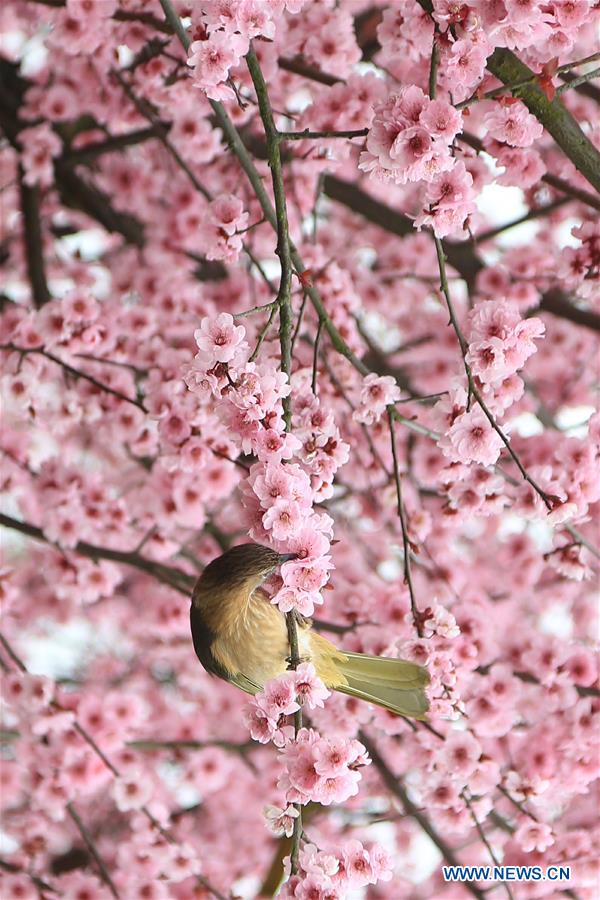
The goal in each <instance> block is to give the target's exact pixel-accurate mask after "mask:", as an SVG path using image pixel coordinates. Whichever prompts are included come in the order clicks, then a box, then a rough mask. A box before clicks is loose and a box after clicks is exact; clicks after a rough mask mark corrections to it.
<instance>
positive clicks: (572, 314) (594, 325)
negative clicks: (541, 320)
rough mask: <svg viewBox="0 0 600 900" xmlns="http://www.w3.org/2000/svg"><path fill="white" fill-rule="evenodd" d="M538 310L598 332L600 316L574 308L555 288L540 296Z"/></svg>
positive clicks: (599, 329)
mask: <svg viewBox="0 0 600 900" xmlns="http://www.w3.org/2000/svg"><path fill="white" fill-rule="evenodd" d="M539 309H540V311H541V312H547V313H551V314H552V315H553V316H558V317H559V318H561V319H568V320H569V322H573V323H574V324H575V325H581V326H583V327H584V328H591V329H593V331H600V314H598V313H596V312H593V310H591V309H581V307H579V306H575V305H574V304H573V303H571V302H570V301H569V300H567V299H566V297H565V295H564V294H563V292H562V291H561V290H558V289H557V288H552V289H551V290H549V291H546V293H545V294H543V295H542V299H541V300H540V306H539ZM534 312H535V310H534Z"/></svg>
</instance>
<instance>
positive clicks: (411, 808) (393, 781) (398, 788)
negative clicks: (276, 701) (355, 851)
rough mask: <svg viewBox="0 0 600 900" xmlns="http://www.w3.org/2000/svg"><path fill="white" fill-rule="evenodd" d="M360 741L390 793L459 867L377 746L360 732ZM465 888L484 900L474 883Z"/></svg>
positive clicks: (465, 884) (482, 893)
mask: <svg viewBox="0 0 600 900" xmlns="http://www.w3.org/2000/svg"><path fill="white" fill-rule="evenodd" d="M359 740H360V741H361V742H362V743H363V744H364V745H365V748H366V750H367V753H368V754H369V756H370V757H371V759H372V760H373V765H374V766H375V768H376V769H377V771H378V772H379V775H380V776H381V780H382V781H383V783H384V784H385V786H386V787H387V789H388V790H389V791H390V793H392V794H393V795H394V796H395V797H397V798H398V800H400V803H401V804H402V806H403V807H404V811H405V813H406V815H407V816H410V817H411V818H413V819H414V820H415V822H417V823H418V824H419V825H420V826H421V828H422V829H423V831H424V832H425V834H426V835H427V836H428V837H429V838H430V840H432V841H433V843H434V844H435V845H436V847H437V848H438V850H439V851H440V853H441V854H442V856H443V857H444V859H445V860H446V862H447V863H448V865H450V866H459V865H460V861H459V859H458V857H457V856H456V854H455V852H454V850H453V848H452V847H450V845H449V844H447V843H446V841H445V840H444V839H443V838H442V837H441V836H440V835H439V834H438V833H437V831H436V830H435V828H434V827H433V825H432V824H431V822H430V821H429V819H428V818H427V816H426V815H425V814H424V813H423V812H422V811H421V810H420V809H419V808H418V806H417V805H416V804H415V803H413V801H412V800H411V799H410V797H409V796H408V794H407V792H406V790H405V788H404V785H403V784H402V782H401V781H400V779H399V778H396V776H395V775H394V773H393V772H392V770H391V769H390V768H389V766H388V765H387V763H386V762H385V760H384V759H383V757H382V756H381V755H380V753H379V751H378V750H377V748H376V746H375V744H374V743H373V742H372V741H371V739H370V738H369V737H368V736H367V735H366V734H365V732H364V731H361V732H359ZM464 886H465V888H466V890H468V891H469V892H470V893H471V894H472V895H473V896H474V897H477V898H478V900H484V898H485V894H484V892H483V891H482V890H481V889H480V888H478V887H477V885H476V884H475V883H474V882H472V881H466V882H465V883H464Z"/></svg>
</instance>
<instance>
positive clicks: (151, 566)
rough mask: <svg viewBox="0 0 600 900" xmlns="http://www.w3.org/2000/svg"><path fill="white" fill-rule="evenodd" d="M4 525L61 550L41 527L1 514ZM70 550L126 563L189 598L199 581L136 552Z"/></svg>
mask: <svg viewBox="0 0 600 900" xmlns="http://www.w3.org/2000/svg"><path fill="white" fill-rule="evenodd" d="M2 525H3V526H4V527H5V528H11V529H12V530H13V531H19V532H20V533H21V534H24V535H26V536H27V537H30V538H33V539H34V540H36V541H41V542H42V543H44V544H49V545H50V546H52V547H55V546H57V545H56V544H54V543H53V542H52V541H50V540H49V539H48V538H47V537H46V536H45V534H44V532H43V531H42V529H41V528H38V527H37V525H31V524H30V523H29V522H22V521H20V520H19V519H15V518H13V517H12V516H7V515H5V514H4V513H0V526H2ZM59 549H60V548H59ZM70 549H72V552H73V553H78V554H79V555H80V556H85V557H87V559H93V560H98V559H107V560H110V561H111V562H116V563H122V564H123V565H125V566H131V567H132V568H134V569H138V570H140V571H141V572H146V573H147V574H148V575H152V576H153V577H154V578H156V579H157V580H158V581H160V582H161V583H162V584H167V585H168V586H169V587H172V588H174V589H175V590H176V591H179V592H180V593H182V594H185V595H186V596H187V597H189V595H190V592H191V591H192V588H193V587H194V583H195V581H196V578H195V577H194V576H193V575H188V574H187V572H184V571H183V569H178V568H177V567H176V566H167V565H165V564H164V563H159V562H155V561H154V560H153V559H148V558H147V557H145V556H140V554H139V553H136V552H135V551H126V550H113V549H111V548H110V547H98V546H97V545H96V544H90V543H88V542H87V541H78V542H77V544H76V545H75V547H73V548H70Z"/></svg>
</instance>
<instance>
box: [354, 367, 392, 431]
mask: <svg viewBox="0 0 600 900" xmlns="http://www.w3.org/2000/svg"><path fill="white" fill-rule="evenodd" d="M399 399H400V388H399V387H398V385H397V384H396V381H395V379H394V378H392V377H391V376H390V375H383V376H380V375H375V374H371V375H367V377H366V378H365V379H364V381H363V387H362V390H361V392H360V406H359V407H358V409H357V410H356V412H355V413H354V418H355V419H356V421H357V422H362V423H363V424H365V425H372V424H373V422H375V421H377V419H379V418H380V417H381V416H382V415H383V413H384V412H385V408H386V406H388V405H389V404H393V403H396V402H397V401H398V400H399Z"/></svg>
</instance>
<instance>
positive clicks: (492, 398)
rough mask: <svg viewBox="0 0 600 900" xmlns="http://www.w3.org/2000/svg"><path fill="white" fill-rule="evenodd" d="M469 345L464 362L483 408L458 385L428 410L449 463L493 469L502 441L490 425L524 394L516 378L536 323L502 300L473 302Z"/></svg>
mask: <svg viewBox="0 0 600 900" xmlns="http://www.w3.org/2000/svg"><path fill="white" fill-rule="evenodd" d="M468 333H469V345H468V349H467V351H466V356H465V360H466V363H467V364H468V366H469V369H470V371H471V373H472V375H473V376H474V378H475V379H477V384H478V385H479V390H480V392H481V396H482V397H483V399H484V401H485V406H486V409H487V412H486V409H484V408H483V406H482V405H481V404H478V403H471V402H470V398H469V392H468V390H467V389H466V388H465V387H463V386H462V384H461V383H460V382H458V381H457V382H456V383H455V384H454V385H453V387H452V388H451V390H450V392H449V395H448V397H444V398H442V399H441V400H440V401H438V403H437V404H436V407H435V409H434V418H435V421H436V422H439V423H440V425H441V426H442V429H443V432H444V433H443V436H442V438H441V439H440V441H439V446H440V447H441V448H442V450H443V452H444V454H445V455H446V456H447V457H448V458H449V459H450V460H451V461H452V462H454V463H465V464H468V463H473V462H475V463H480V464H481V465H484V466H491V465H493V464H494V463H495V462H496V460H497V459H498V457H499V455H500V452H501V450H502V446H503V441H502V438H501V437H500V435H499V434H498V432H497V431H496V430H494V427H493V425H492V423H491V422H490V415H497V416H501V415H502V414H504V413H505V412H506V410H507V409H508V408H509V407H510V406H511V405H512V404H513V403H514V402H515V401H516V400H518V399H519V398H520V397H521V395H522V393H523V389H524V385H523V381H522V379H521V378H520V377H519V376H518V375H517V374H516V373H517V371H518V370H519V369H521V368H522V367H523V365H524V364H525V362H526V360H527V359H528V358H529V357H530V356H531V355H532V354H533V353H535V352H536V345H535V343H534V340H536V339H538V338H541V337H542V336H543V334H544V323H543V322H542V321H541V320H540V319H538V318H529V319H523V318H522V317H521V316H520V314H519V311H518V309H517V308H516V306H515V304H513V303H510V302H508V301H506V300H498V301H486V302H484V303H479V304H477V306H475V307H474V309H473V310H472V312H471V314H470V317H469V332H468Z"/></svg>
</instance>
